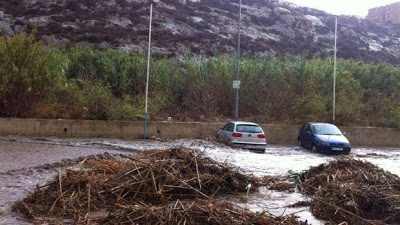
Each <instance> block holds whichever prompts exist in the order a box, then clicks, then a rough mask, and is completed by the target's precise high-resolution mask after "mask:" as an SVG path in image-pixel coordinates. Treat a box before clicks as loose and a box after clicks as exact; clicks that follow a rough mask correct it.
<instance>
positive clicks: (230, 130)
mask: <svg viewBox="0 0 400 225" xmlns="http://www.w3.org/2000/svg"><path fill="white" fill-rule="evenodd" d="M234 128H235V125H234V124H233V123H229V125H228V131H229V132H233V129H234Z"/></svg>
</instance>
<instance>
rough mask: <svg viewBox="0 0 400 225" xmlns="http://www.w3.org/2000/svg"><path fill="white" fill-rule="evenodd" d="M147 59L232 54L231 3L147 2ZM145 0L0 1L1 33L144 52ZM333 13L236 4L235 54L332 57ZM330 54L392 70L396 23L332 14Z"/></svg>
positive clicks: (398, 40) (399, 34)
mask: <svg viewBox="0 0 400 225" xmlns="http://www.w3.org/2000/svg"><path fill="white" fill-rule="evenodd" d="M153 4H154V11H153V21H154V23H153V54H155V55H158V56H168V57H177V58H182V59H184V58H186V57H188V56H193V55H206V56H212V55H220V54H232V53H234V52H235V49H236V38H237V18H238V1H230V0H154V1H153ZM149 8H150V1H147V0H2V1H1V2H0V29H1V30H2V33H3V34H4V35H10V36H12V35H15V34H18V33H21V32H27V33H29V32H31V31H32V30H33V29H36V30H37V31H36V33H37V36H38V38H40V39H42V40H44V41H45V42H47V43H59V44H62V45H65V44H67V43H69V42H73V43H77V44H79V45H93V46H98V47H109V46H114V47H118V48H120V49H122V50H128V51H137V52H141V53H144V52H146V48H147V40H148V39H147V35H148V22H149V18H148V17H149V15H148V14H149ZM334 20H335V16H334V15H330V14H328V13H325V12H323V11H319V10H315V9H310V8H304V7H299V6H296V5H294V4H291V3H287V2H283V1H278V0H246V1H243V24H242V36H241V37H242V46H241V47H242V52H243V53H244V54H245V55H248V56H260V55H265V54H268V53H271V52H273V53H276V54H278V55H286V54H300V53H303V52H305V51H307V52H308V53H309V55H310V56H320V57H327V56H331V55H332V51H333V44H334ZM338 21H339V24H338V57H342V58H346V59H349V58H353V59H356V60H364V61H368V62H379V61H386V62H388V63H391V64H393V65H397V66H398V65H400V25H393V24H377V23H374V22H371V21H367V20H360V19H357V18H354V17H345V16H339V17H338Z"/></svg>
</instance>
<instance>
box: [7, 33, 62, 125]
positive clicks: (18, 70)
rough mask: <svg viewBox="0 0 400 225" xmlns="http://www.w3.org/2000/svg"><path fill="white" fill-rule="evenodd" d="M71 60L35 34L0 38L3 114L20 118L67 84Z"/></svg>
mask: <svg viewBox="0 0 400 225" xmlns="http://www.w3.org/2000/svg"><path fill="white" fill-rule="evenodd" d="M66 66H67V60H66V58H65V57H64V55H63V54H61V53H60V52H59V51H57V50H55V49H52V48H48V47H45V46H44V45H43V44H42V43H41V42H35V41H34V38H33V35H30V36H25V35H20V36H17V37H13V38H11V37H8V38H0V115H1V116H6V117H20V116H21V115H23V114H24V113H26V112H27V111H30V110H32V109H31V106H32V104H34V103H36V102H37V101H39V100H40V99H41V98H42V97H43V96H46V95H48V94H49V93H51V92H52V91H53V89H54V88H56V87H57V86H58V85H59V84H60V83H61V82H62V81H63V78H64V77H63V71H65V69H66Z"/></svg>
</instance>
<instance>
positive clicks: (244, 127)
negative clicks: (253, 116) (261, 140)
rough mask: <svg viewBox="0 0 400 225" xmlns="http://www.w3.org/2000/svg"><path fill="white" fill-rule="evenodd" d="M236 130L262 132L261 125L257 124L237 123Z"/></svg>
mask: <svg viewBox="0 0 400 225" xmlns="http://www.w3.org/2000/svg"><path fill="white" fill-rule="evenodd" d="M236 131H237V132H243V133H262V132H263V131H262V129H261V127H259V126H257V125H248V124H238V125H236Z"/></svg>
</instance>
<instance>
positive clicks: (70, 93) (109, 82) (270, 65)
mask: <svg viewBox="0 0 400 225" xmlns="http://www.w3.org/2000/svg"><path fill="white" fill-rule="evenodd" d="M235 68H236V61H235V58H234V57H224V56H219V57H214V58H208V59H190V60H188V61H187V62H186V63H179V62H177V61H175V60H172V59H154V60H153V61H152V62H151V79H150V89H149V90H150V92H149V93H150V100H149V101H150V102H149V106H150V108H149V112H150V115H151V116H153V117H165V116H173V117H175V118H179V119H189V118H191V119H194V120H198V119H199V117H200V116H201V115H204V116H205V117H206V118H209V119H214V118H216V117H217V118H221V117H232V114H233V108H234V106H233V103H234V91H233V89H232V80H233V79H234V77H235V76H236V74H235ZM332 74H333V62H332V60H331V59H319V58H316V59H308V57H307V55H306V54H304V55H300V56H288V57H286V58H279V57H276V56H274V55H270V56H266V57H262V58H244V59H243V60H242V64H241V81H242V86H241V90H240V109H239V113H240V116H241V118H243V119H250V120H254V121H258V122H265V123H267V122H285V123H299V122H301V121H306V120H313V121H331V117H332V92H333V90H332V82H333V78H332ZM145 80H146V58H145V57H142V56H140V55H137V54H133V53H123V52H119V51H117V50H113V49H106V50H96V49H93V48H78V47H71V48H67V49H57V48H54V47H47V46H44V45H43V44H42V43H41V42H36V41H34V37H33V36H17V37H13V38H1V39H0V116H2V117H37V118H74V119H82V118H85V119H103V120H134V119H136V115H138V114H143V111H144V96H145ZM336 117H337V122H338V124H340V125H371V126H386V127H400V68H396V67H393V66H391V65H388V64H385V63H380V64H366V63H363V62H358V61H354V60H339V61H338V73H337V116H336Z"/></svg>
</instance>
